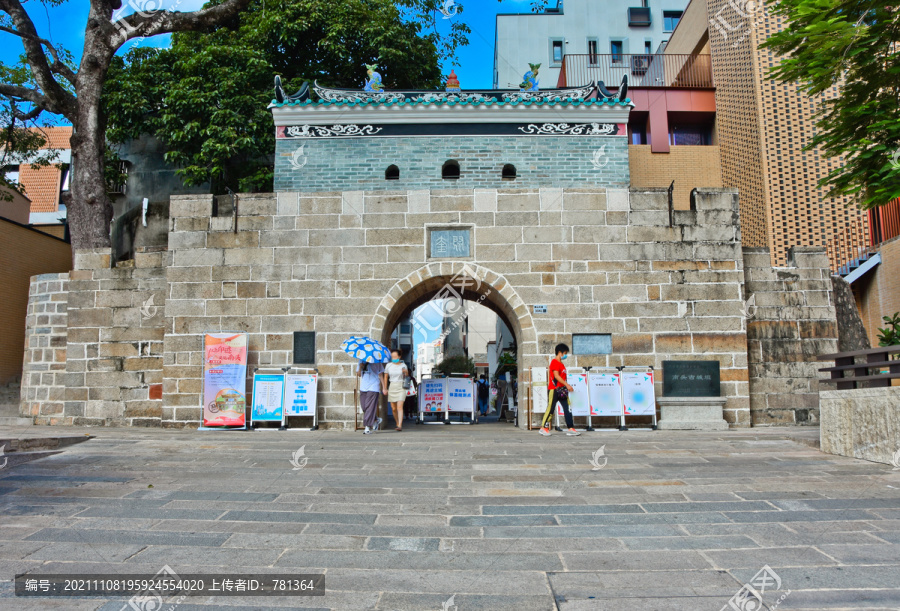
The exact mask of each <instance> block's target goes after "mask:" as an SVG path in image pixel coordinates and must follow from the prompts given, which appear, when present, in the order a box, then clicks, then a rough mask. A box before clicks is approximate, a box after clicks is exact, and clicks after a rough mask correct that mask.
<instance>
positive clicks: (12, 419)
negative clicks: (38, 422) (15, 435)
mask: <svg viewBox="0 0 900 611" xmlns="http://www.w3.org/2000/svg"><path fill="white" fill-rule="evenodd" d="M0 426H34V422H32V420H31V418H21V417H19V416H0Z"/></svg>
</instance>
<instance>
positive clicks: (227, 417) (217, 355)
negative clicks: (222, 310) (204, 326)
mask: <svg viewBox="0 0 900 611" xmlns="http://www.w3.org/2000/svg"><path fill="white" fill-rule="evenodd" d="M246 389H247V334H246V333H207V334H206V337H205V340H204V342H203V426H245V417H246V407H247V395H246V393H247V390H246Z"/></svg>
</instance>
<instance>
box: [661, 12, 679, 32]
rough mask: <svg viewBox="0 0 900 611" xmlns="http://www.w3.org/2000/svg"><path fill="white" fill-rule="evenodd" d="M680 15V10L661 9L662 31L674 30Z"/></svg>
mask: <svg viewBox="0 0 900 611" xmlns="http://www.w3.org/2000/svg"><path fill="white" fill-rule="evenodd" d="M681 15H682V12H681V11H663V32H674V31H675V26H677V25H678V22H679V21H681Z"/></svg>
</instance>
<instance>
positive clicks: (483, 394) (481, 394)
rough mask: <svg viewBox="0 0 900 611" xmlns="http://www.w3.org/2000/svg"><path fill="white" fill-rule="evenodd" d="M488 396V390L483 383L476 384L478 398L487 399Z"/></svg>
mask: <svg viewBox="0 0 900 611" xmlns="http://www.w3.org/2000/svg"><path fill="white" fill-rule="evenodd" d="M489 395H490V389H488V385H487V384H486V383H485V382H478V398H479V399H487V398H488V396H489Z"/></svg>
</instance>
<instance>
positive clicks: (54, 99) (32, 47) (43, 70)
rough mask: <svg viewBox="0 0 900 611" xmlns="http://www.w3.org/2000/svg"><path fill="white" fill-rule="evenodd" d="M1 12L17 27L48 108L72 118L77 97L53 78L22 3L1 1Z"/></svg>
mask: <svg viewBox="0 0 900 611" xmlns="http://www.w3.org/2000/svg"><path fill="white" fill-rule="evenodd" d="M0 11H3V12H4V13H6V14H7V15H9V16H10V17H11V18H12V21H13V24H14V25H15V26H16V33H17V35H18V36H19V37H20V38H21V39H22V46H23V47H25V56H26V58H27V59H28V65H29V66H30V67H31V72H32V74H34V80H35V81H36V82H37V84H38V87H40V89H41V91H42V92H43V94H44V96H45V97H46V101H48V102H50V104H49V105H47V106H48V107H50V106H52V107H53V108H54V110H53V112H57V113H59V114H63V115H67V116H69V118H71V115H72V114H74V109H75V96H73V95H72V94H71V93H69V92H68V91H66V90H65V89H63V88H62V86H61V85H60V84H59V83H57V82H56V79H55V78H54V77H53V70H52V69H51V68H50V64H49V63H48V62H47V56H46V54H45V53H44V48H43V46H42V45H41V43H40V42H38V41H39V40H40V37H39V36H38V35H37V30H36V29H35V27H34V23H33V22H32V21H31V18H30V17H29V16H28V13H27V12H26V11H25V9H24V8H23V7H22V3H21V2H20V1H19V0H0ZM24 99H28V98H24Z"/></svg>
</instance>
